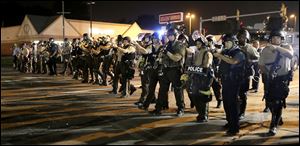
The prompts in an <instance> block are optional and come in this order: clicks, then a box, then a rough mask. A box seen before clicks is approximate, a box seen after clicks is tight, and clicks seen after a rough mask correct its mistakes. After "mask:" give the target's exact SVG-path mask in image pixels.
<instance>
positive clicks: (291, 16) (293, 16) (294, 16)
mask: <svg viewBox="0 0 300 146" xmlns="http://www.w3.org/2000/svg"><path fill="white" fill-rule="evenodd" d="M290 18H295V23H294V31H296V25H297V17H296V15H294V14H292V15H290Z"/></svg>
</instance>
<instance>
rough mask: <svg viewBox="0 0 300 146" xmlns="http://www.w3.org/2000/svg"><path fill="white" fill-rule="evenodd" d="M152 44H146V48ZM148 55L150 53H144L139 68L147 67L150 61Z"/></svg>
mask: <svg viewBox="0 0 300 146" xmlns="http://www.w3.org/2000/svg"><path fill="white" fill-rule="evenodd" d="M149 46H150V45H145V46H144V48H145V49H147V48H148V47H149ZM148 56H149V54H142V58H141V61H140V62H139V66H138V67H139V68H140V69H142V70H143V69H144V68H145V67H146V64H147V62H148Z"/></svg>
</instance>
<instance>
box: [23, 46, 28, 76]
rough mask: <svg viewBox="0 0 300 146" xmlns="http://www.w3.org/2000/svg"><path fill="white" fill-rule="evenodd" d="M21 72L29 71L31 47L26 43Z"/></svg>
mask: <svg viewBox="0 0 300 146" xmlns="http://www.w3.org/2000/svg"><path fill="white" fill-rule="evenodd" d="M21 60H22V61H21V62H22V63H21V66H22V67H21V72H23V73H26V72H27V71H28V69H29V68H28V63H29V47H28V45H27V44H26V43H24V44H23V46H22V52H21Z"/></svg>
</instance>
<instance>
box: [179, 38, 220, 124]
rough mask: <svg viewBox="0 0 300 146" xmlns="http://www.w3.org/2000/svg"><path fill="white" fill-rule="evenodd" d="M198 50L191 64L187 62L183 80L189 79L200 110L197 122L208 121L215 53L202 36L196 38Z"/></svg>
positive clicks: (191, 92) (193, 97)
mask: <svg viewBox="0 0 300 146" xmlns="http://www.w3.org/2000/svg"><path fill="white" fill-rule="evenodd" d="M195 43H196V47H197V50H196V51H195V54H194V56H193V58H192V59H193V60H192V63H191V64H187V67H186V73H185V74H183V75H182V76H181V80H184V81H185V80H186V81H187V91H188V95H189V97H190V98H191V99H192V101H193V103H194V105H195V107H196V110H197V112H198V116H197V118H196V119H197V122H200V123H202V122H207V120H208V107H209V105H208V103H209V101H211V97H212V93H211V92H210V87H211V85H212V82H213V76H214V75H213V70H212V61H213V55H212V53H211V52H210V51H209V49H208V47H207V40H206V39H205V37H204V36H201V37H200V38H198V39H197V40H195Z"/></svg>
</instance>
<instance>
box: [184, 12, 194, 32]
mask: <svg viewBox="0 0 300 146" xmlns="http://www.w3.org/2000/svg"><path fill="white" fill-rule="evenodd" d="M185 17H186V18H189V22H190V23H189V32H190V34H192V19H193V18H194V17H195V15H194V14H191V13H188V14H187V15H186V16H185Z"/></svg>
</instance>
